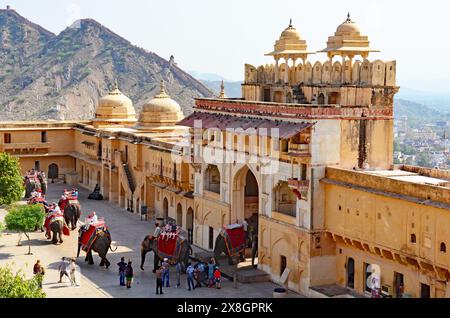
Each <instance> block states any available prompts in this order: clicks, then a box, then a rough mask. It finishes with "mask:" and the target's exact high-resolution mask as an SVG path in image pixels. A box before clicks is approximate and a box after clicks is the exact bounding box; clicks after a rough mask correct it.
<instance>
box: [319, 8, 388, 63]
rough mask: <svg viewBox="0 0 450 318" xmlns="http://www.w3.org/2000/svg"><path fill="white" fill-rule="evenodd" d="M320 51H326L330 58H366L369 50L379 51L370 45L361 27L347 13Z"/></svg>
mask: <svg viewBox="0 0 450 318" xmlns="http://www.w3.org/2000/svg"><path fill="white" fill-rule="evenodd" d="M320 52H324V53H327V54H328V57H330V58H332V57H333V56H336V55H341V56H348V57H350V58H353V57H355V56H356V55H361V56H362V57H363V58H367V57H368V56H369V53H370V52H380V51H378V50H374V49H372V48H371V47H370V42H369V38H368V37H367V36H364V35H361V29H360V28H359V26H358V24H357V23H355V22H354V21H352V19H351V18H350V13H349V14H348V15H347V19H346V20H345V21H344V22H343V23H342V24H340V25H339V26H338V28H337V29H336V32H335V33H334V36H330V37H329V38H328V42H327V47H326V48H325V49H323V50H322V51H320Z"/></svg>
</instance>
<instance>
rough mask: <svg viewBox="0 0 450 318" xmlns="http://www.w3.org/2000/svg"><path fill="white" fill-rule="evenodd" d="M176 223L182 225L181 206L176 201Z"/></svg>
mask: <svg viewBox="0 0 450 318" xmlns="http://www.w3.org/2000/svg"><path fill="white" fill-rule="evenodd" d="M177 225H179V226H181V227H183V207H182V206H181V203H178V206H177Z"/></svg>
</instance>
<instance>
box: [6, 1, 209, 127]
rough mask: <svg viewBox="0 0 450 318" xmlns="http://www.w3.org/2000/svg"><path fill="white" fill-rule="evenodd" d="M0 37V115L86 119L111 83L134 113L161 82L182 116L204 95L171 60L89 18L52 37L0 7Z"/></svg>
mask: <svg viewBox="0 0 450 318" xmlns="http://www.w3.org/2000/svg"><path fill="white" fill-rule="evenodd" d="M0 36H1V47H0V62H1V65H2V66H3V67H2V68H1V70H0V120H25V119H26V120H36V119H88V118H92V115H93V114H94V111H95V106H96V104H97V102H98V99H99V98H100V97H101V96H103V95H105V94H106V93H107V92H108V90H109V89H110V87H111V86H112V85H113V83H114V82H115V81H116V80H117V81H118V83H119V86H120V89H121V91H122V92H123V93H124V94H126V95H127V96H129V97H130V98H131V99H132V100H133V102H134V104H135V106H136V109H137V111H139V110H140V109H141V107H142V105H143V104H144V103H145V102H146V101H148V100H149V99H151V98H152V97H153V96H154V95H155V94H156V93H157V92H159V82H160V81H161V80H164V81H165V82H166V89H167V91H168V93H169V94H170V95H171V97H172V98H173V99H175V100H176V101H177V102H179V103H180V105H181V106H182V108H183V111H184V112H185V113H186V114H189V113H190V112H192V105H193V103H194V100H193V99H194V98H195V97H209V96H212V93H211V91H210V90H209V89H208V88H206V87H205V86H204V85H203V84H202V83H200V82H199V81H197V80H196V79H194V78H193V77H192V76H190V75H189V74H187V73H186V72H184V71H183V70H181V69H180V68H178V67H177V66H176V64H175V63H174V62H173V61H167V60H165V59H163V58H161V57H159V56H158V55H157V54H155V53H152V52H148V51H146V50H144V49H142V48H139V47H136V46H134V45H132V44H131V43H130V42H129V41H127V40H125V39H124V38H122V37H120V36H118V35H117V34H115V33H114V32H112V31H111V30H109V29H107V28H106V27H104V26H102V25H101V24H99V23H98V22H96V21H94V20H91V19H85V20H80V21H77V22H76V23H75V24H74V25H73V26H72V27H69V28H67V29H66V30H64V31H63V32H61V33H60V34H59V35H54V34H52V33H51V32H49V31H46V30H45V29H43V28H42V27H40V26H38V25H36V24H33V23H32V22H29V21H28V20H26V19H25V18H23V17H22V16H20V15H19V14H18V13H17V12H15V11H14V10H0Z"/></svg>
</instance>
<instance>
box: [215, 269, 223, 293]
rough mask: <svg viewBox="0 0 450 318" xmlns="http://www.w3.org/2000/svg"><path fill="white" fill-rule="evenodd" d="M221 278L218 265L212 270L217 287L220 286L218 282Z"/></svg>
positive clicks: (219, 287)
mask: <svg viewBox="0 0 450 318" xmlns="http://www.w3.org/2000/svg"><path fill="white" fill-rule="evenodd" d="M221 278H222V273H221V272H220V269H219V267H218V266H216V270H215V271H214V279H215V281H216V288H217V289H221V288H222V286H221V283H220V280H221Z"/></svg>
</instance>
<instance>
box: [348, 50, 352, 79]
mask: <svg viewBox="0 0 450 318" xmlns="http://www.w3.org/2000/svg"><path fill="white" fill-rule="evenodd" d="M348 58H349V60H350V63H349V74H350V78H349V79H348V81H349V82H350V84H352V82H353V56H351V55H350V56H349V57H348Z"/></svg>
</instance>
